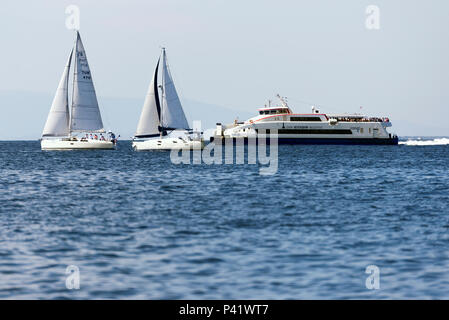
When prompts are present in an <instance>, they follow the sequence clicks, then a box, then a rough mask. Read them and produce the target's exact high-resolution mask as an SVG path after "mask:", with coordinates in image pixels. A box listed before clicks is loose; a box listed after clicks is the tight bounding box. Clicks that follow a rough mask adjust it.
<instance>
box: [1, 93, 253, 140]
mask: <svg viewBox="0 0 449 320" xmlns="http://www.w3.org/2000/svg"><path fill="white" fill-rule="evenodd" d="M52 100H53V95H51V94H44V93H33V92H0V108H1V109H2V110H7V112H5V113H3V114H2V117H1V118H0V140H34V139H39V138H40V136H41V133H42V129H43V127H44V124H45V121H46V119H47V115H48V111H49V109H50V105H51V102H52ZM143 100H144V97H142V98H140V99H137V98H112V97H98V102H99V104H100V108H101V114H102V117H103V123H104V125H105V127H106V128H107V129H109V128H110V129H112V130H113V131H114V132H116V133H117V134H120V135H121V138H123V139H129V138H130V137H132V136H133V134H134V131H135V130H136V126H137V122H138V120H139V117H140V112H141V109H142V105H143ZM182 103H183V107H184V110H185V113H186V116H187V120H188V121H189V123H190V124H191V123H192V121H193V120H201V123H202V128H203V130H206V129H208V128H215V126H216V123H217V122H222V123H230V122H233V121H234V119H236V118H237V117H238V119H239V120H245V119H247V118H249V117H251V116H254V114H255V113H250V112H247V111H239V110H235V109H231V108H227V107H223V106H220V105H215V104H210V103H205V102H199V101H195V100H191V99H183V101H182ZM254 111H255V110H254Z"/></svg>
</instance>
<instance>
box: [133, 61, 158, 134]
mask: <svg viewBox="0 0 449 320" xmlns="http://www.w3.org/2000/svg"><path fill="white" fill-rule="evenodd" d="M159 61H160V60H158V62H157V65H156V70H155V71H154V75H153V79H152V80H151V83H150V87H149V88H148V92H147V95H146V97H145V102H144V103H143V108H142V113H141V114H140V119H139V124H138V125H137V131H136V135H135V137H137V138H145V137H151V136H156V135H159V125H160V114H161V107H160V104H159V94H158V84H157V73H158V69H159Z"/></svg>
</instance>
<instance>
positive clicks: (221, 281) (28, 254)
mask: <svg viewBox="0 0 449 320" xmlns="http://www.w3.org/2000/svg"><path fill="white" fill-rule="evenodd" d="M277 159H278V166H277V171H276V172H274V173H272V174H261V170H260V169H261V167H263V166H264V165H263V164H261V163H256V164H250V163H246V162H245V163H243V164H236V163H228V164H225V163H222V164H218V163H216V164H206V163H204V162H201V163H196V164H194V163H191V164H187V163H180V164H176V163H174V162H173V159H172V155H171V153H170V152H134V151H133V150H132V149H131V142H130V141H119V142H118V148H117V150H115V151H65V152H63V151H61V152H59V151H54V152H48V151H47V152H45V151H41V150H40V143H39V141H2V142H0V164H1V167H0V219H1V220H0V299H449V138H447V137H446V138H445V137H432V138H424V137H422V138H419V137H410V138H401V141H400V145H399V146H325V145H321V146H311V145H305V146H299V145H298V146H288V145H281V146H279V148H278V155H277Z"/></svg>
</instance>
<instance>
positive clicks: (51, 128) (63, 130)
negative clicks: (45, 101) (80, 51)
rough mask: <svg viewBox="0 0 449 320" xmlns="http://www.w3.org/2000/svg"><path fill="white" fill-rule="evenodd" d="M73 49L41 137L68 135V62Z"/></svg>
mask: <svg viewBox="0 0 449 320" xmlns="http://www.w3.org/2000/svg"><path fill="white" fill-rule="evenodd" d="M72 54H73V49H72V51H71V52H70V56H69V60H68V61H67V64H66V65H65V67H64V72H63V73H62V77H61V80H60V81H59V85H58V89H56V94H55V97H54V99H53V103H52V104H51V108H50V112H49V114H48V118H47V122H46V123H45V127H44V131H43V133H42V136H43V137H61V136H68V135H69V119H70V115H69V99H68V84H69V72H70V62H71V60H72Z"/></svg>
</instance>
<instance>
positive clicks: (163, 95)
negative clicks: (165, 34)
mask: <svg viewBox="0 0 449 320" xmlns="http://www.w3.org/2000/svg"><path fill="white" fill-rule="evenodd" d="M161 55H162V75H161V84H160V85H159V87H160V88H161V93H162V106H161V117H160V120H159V121H160V124H161V130H160V131H161V132H160V133H161V138H162V136H163V135H164V125H163V123H164V122H163V121H162V117H163V114H164V109H165V108H164V105H165V104H166V103H165V104H164V101H167V99H166V98H165V72H164V67H165V65H166V61H165V48H164V47H162V53H161Z"/></svg>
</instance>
